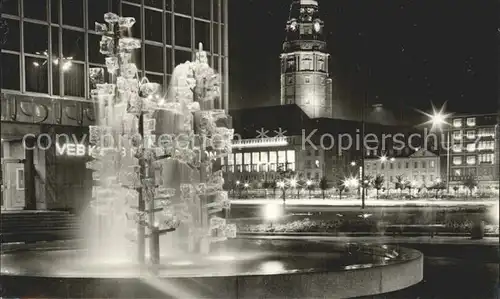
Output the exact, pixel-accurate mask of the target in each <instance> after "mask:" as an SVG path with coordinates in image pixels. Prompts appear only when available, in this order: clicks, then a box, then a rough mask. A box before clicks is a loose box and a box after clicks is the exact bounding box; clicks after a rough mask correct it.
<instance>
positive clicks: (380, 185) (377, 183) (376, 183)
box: [373, 174, 384, 199]
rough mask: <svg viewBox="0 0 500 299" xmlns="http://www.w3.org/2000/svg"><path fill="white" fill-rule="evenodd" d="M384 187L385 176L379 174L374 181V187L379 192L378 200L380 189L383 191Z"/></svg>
mask: <svg viewBox="0 0 500 299" xmlns="http://www.w3.org/2000/svg"><path fill="white" fill-rule="evenodd" d="M383 186H384V176H383V175H381V174H377V176H376V177H375V179H374V180H373V187H374V188H375V189H376V190H377V199H378V192H379V190H380V189H382V188H383Z"/></svg>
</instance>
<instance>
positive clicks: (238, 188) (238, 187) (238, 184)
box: [236, 181, 241, 198]
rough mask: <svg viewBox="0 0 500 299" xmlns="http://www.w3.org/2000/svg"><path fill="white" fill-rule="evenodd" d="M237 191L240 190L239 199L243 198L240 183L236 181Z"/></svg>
mask: <svg viewBox="0 0 500 299" xmlns="http://www.w3.org/2000/svg"><path fill="white" fill-rule="evenodd" d="M236 190H238V198H241V191H240V181H236Z"/></svg>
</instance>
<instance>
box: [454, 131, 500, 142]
mask: <svg viewBox="0 0 500 299" xmlns="http://www.w3.org/2000/svg"><path fill="white" fill-rule="evenodd" d="M465 136H466V138H467V139H474V138H477V137H493V136H495V129H494V128H481V129H479V130H477V134H476V130H467V131H466V135H465ZM462 138H463V131H462V130H460V131H453V139H455V140H461V139H462Z"/></svg>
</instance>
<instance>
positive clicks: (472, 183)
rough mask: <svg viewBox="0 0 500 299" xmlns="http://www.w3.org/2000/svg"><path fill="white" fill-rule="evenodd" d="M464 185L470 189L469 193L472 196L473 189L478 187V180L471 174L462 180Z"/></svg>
mask: <svg viewBox="0 0 500 299" xmlns="http://www.w3.org/2000/svg"><path fill="white" fill-rule="evenodd" d="M462 185H464V187H465V188H467V189H469V195H470V196H472V190H474V188H476V187H477V180H476V178H475V177H474V176H472V175H469V176H467V177H466V178H465V179H464V180H463V181H462Z"/></svg>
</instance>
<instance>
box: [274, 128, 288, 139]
mask: <svg viewBox="0 0 500 299" xmlns="http://www.w3.org/2000/svg"><path fill="white" fill-rule="evenodd" d="M286 132H287V131H286V130H283V129H282V128H279V129H278V131H276V130H274V133H276V134H277V135H276V137H278V138H284V137H286V136H285V134H286Z"/></svg>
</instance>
